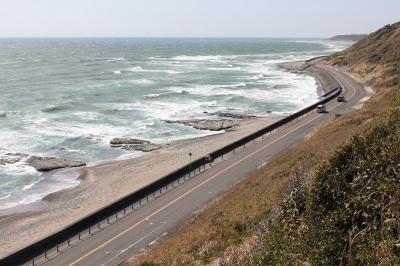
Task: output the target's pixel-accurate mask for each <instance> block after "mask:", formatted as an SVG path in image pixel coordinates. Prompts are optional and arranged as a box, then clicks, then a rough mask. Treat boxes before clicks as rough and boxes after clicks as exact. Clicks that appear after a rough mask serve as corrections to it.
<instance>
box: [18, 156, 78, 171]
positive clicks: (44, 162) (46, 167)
mask: <svg viewBox="0 0 400 266" xmlns="http://www.w3.org/2000/svg"><path fill="white" fill-rule="evenodd" d="M26 163H27V164H28V165H30V166H32V167H34V168H35V169H36V170H38V171H41V172H47V171H51V170H55V169H60V168H70V167H78V166H84V165H86V163H84V162H80V161H74V160H66V159H60V158H54V157H38V156H31V157H29V158H28V159H27V160H26Z"/></svg>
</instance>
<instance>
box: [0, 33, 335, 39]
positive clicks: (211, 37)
mask: <svg viewBox="0 0 400 266" xmlns="http://www.w3.org/2000/svg"><path fill="white" fill-rule="evenodd" d="M340 35H342V34H340ZM333 36H337V35H333ZM333 36H331V37H333ZM331 37H307V36H305V37H290V36H286V37H274V36H270V37H266V36H233V37H229V36H0V39H329V38H331Z"/></svg>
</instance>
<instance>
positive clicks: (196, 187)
mask: <svg viewBox="0 0 400 266" xmlns="http://www.w3.org/2000/svg"><path fill="white" fill-rule="evenodd" d="M334 76H335V75H334ZM335 77H336V76H335ZM336 79H337V77H336ZM344 80H346V79H344ZM337 81H338V82H339V79H337ZM339 83H341V82H339ZM346 83H348V84H349V86H350V87H351V88H352V89H353V93H352V95H351V96H350V97H349V99H351V98H353V97H354V95H355V88H354V87H353V86H352V85H351V84H350V83H349V82H347V81H346ZM341 104H342V103H338V104H336V105H335V106H333V107H332V108H330V109H328V111H331V110H333V109H335V108H336V107H338V106H339V105H341ZM320 116H321V115H317V116H316V117H315V118H313V119H311V120H309V121H307V122H306V123H303V124H301V125H300V126H298V127H296V128H294V129H292V130H291V131H289V132H287V133H286V134H284V135H282V136H280V137H279V138H277V139H275V140H274V141H272V142H270V143H268V144H266V145H264V146H262V147H260V148H259V149H257V150H255V151H254V152H252V153H250V154H248V155H247V156H245V157H243V158H242V159H240V160H239V161H237V162H235V163H233V164H231V165H229V166H228V167H226V168H225V169H223V170H222V171H220V172H218V173H216V174H215V175H213V176H211V177H209V178H208V179H206V180H204V181H203V182H202V183H200V184H198V185H197V186H195V187H193V188H192V189H190V190H189V191H187V192H185V193H184V194H182V195H180V196H179V197H177V198H176V199H174V200H172V201H171V202H169V203H168V204H166V205H164V206H163V207H161V208H160V209H158V210H157V211H155V212H153V213H151V214H150V215H148V216H146V217H145V218H143V219H142V220H140V221H139V222H137V223H135V224H134V225H132V226H130V227H129V228H127V229H125V230H124V231H122V232H121V233H119V234H118V235H116V236H114V237H113V238H111V239H109V240H107V241H106V242H104V243H103V244H101V245H99V246H97V247H96V248H94V249H92V250H91V251H89V252H88V253H86V254H85V255H83V256H81V257H80V258H78V259H77V260H75V261H74V262H72V263H71V264H69V266H72V265H76V264H77V263H79V262H81V261H82V260H84V259H85V258H87V257H88V256H90V255H91V254H93V253H94V252H96V251H98V250H99V249H101V248H103V247H105V246H106V245H108V244H109V243H111V242H112V241H114V240H115V239H117V238H119V237H121V236H123V235H124V234H126V233H127V232H129V231H130V230H132V229H133V228H135V227H137V226H138V225H140V224H141V223H143V222H145V221H147V220H148V219H150V218H151V217H153V216H154V215H156V214H158V213H160V212H161V211H163V210H165V209H166V208H168V207H169V206H171V205H173V204H174V203H175V202H177V201H179V200H180V199H182V198H184V197H186V196H187V195H189V194H190V193H192V192H193V191H195V190H196V189H198V188H199V187H201V186H203V185H205V184H206V183H208V182H210V181H211V180H213V179H215V178H216V177H217V176H219V175H221V174H222V173H224V172H226V171H228V170H230V169H232V168H233V167H234V166H236V165H238V164H240V163H241V162H243V161H245V160H247V159H249V158H250V157H252V156H253V155H255V154H257V153H259V152H260V151H262V150H264V149H266V148H267V147H269V146H271V145H272V144H274V143H276V142H278V141H280V140H281V139H283V138H285V137H286V136H288V135H290V134H292V133H293V132H295V131H296V130H298V129H300V128H302V127H303V126H305V125H307V124H309V123H311V122H312V121H314V120H316V119H317V118H319V117H320Z"/></svg>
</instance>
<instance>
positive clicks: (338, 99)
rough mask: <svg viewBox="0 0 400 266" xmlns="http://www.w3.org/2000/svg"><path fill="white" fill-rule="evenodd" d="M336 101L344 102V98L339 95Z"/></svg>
mask: <svg viewBox="0 0 400 266" xmlns="http://www.w3.org/2000/svg"><path fill="white" fill-rule="evenodd" d="M337 101H338V102H345V101H346V98H345V97H344V96H343V95H340V96H339V97H337Z"/></svg>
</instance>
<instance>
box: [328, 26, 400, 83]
mask: <svg viewBox="0 0 400 266" xmlns="http://www.w3.org/2000/svg"><path fill="white" fill-rule="evenodd" d="M328 60H329V62H330V63H332V64H334V65H338V66H347V67H349V70H350V72H353V73H354V74H356V75H357V76H358V77H360V78H363V79H364V80H366V81H368V82H369V83H370V84H372V85H374V86H375V87H385V88H387V87H396V86H398V85H399V84H400V80H399V76H400V22H397V23H395V24H392V25H387V26H385V27H383V28H381V29H379V30H378V31H376V32H374V33H371V34H369V35H368V36H367V37H365V38H364V39H362V40H361V41H359V42H358V43H356V44H354V45H353V46H351V47H350V48H348V49H347V50H345V51H343V52H339V53H336V54H334V55H332V56H331V57H329V58H328Z"/></svg>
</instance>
